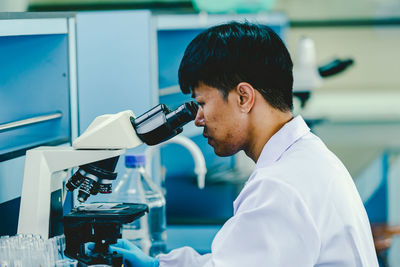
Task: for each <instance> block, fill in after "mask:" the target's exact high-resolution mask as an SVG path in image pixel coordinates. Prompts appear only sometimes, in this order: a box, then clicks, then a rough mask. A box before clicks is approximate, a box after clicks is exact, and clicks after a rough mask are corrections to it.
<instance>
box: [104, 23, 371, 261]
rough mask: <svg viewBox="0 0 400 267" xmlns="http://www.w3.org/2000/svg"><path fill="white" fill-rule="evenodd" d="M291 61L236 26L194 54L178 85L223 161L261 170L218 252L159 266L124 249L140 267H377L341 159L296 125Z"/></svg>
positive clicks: (280, 47) (168, 257)
mask: <svg viewBox="0 0 400 267" xmlns="http://www.w3.org/2000/svg"><path fill="white" fill-rule="evenodd" d="M292 66H293V64H292V61H291V59H290V55H289V52H288V50H287V49H286V47H285V45H284V44H283V42H282V41H281V39H280V38H279V37H278V35H277V34H275V33H274V32H273V31H272V30H271V29H270V28H269V27H267V26H263V25H256V24H251V23H247V22H246V23H237V22H232V23H228V24H225V25H219V26H216V27H212V28H210V29H207V30H206V31H204V32H203V33H200V34H199V35H198V36H197V37H196V38H195V39H194V40H193V41H192V42H191V43H190V44H189V46H188V47H187V49H186V51H185V54H184V57H183V59H182V62H181V65H180V68H179V83H180V86H181V89H182V91H183V92H184V93H191V94H192V96H193V97H194V98H195V100H196V101H197V102H198V104H199V110H198V113H197V116H196V119H195V124H196V126H198V127H203V128H204V131H203V135H204V137H205V138H207V139H208V143H209V144H210V145H211V146H212V147H213V148H214V151H215V153H216V154H217V155H219V156H230V155H233V154H235V153H236V152H238V151H240V150H244V152H245V153H246V155H247V156H249V157H250V158H251V159H252V160H253V161H254V162H256V163H257V164H256V167H255V170H254V171H253V173H252V174H251V176H250V178H249V179H248V181H247V182H246V184H245V186H244V188H243V189H242V191H241V192H240V194H239V196H238V197H237V199H236V200H235V202H234V203H233V205H234V215H233V216H232V218H230V219H229V220H228V221H227V222H226V223H225V224H224V225H223V227H222V228H221V230H220V231H219V232H218V233H217V235H216V236H215V238H214V240H213V242H212V246H211V253H209V254H205V255H199V254H198V253H197V252H196V251H195V250H193V249H192V248H190V247H183V248H179V249H175V250H173V251H171V252H170V253H168V254H161V255H159V256H157V257H156V258H151V257H149V256H146V255H144V254H143V253H142V252H141V251H140V250H139V249H138V248H137V247H135V246H134V245H132V244H131V243H129V242H127V241H126V240H119V242H118V243H117V244H116V245H114V246H112V248H111V249H112V250H114V251H117V252H120V253H122V254H123V255H124V258H125V262H126V264H127V265H132V266H138V267H155V266H160V267H164V266H168V267H197V266H199V267H200V266H207V267H208V266H210V267H211V266H215V267H251V266H272V267H277V266H288V267H293V266H300V267H302V266H329V267H334V266H335V267H336V266H337V267H339V266H340V267H344V266H378V262H377V258H376V253H375V249H374V243H373V239H372V234H371V228H370V224H369V221H368V217H367V214H366V212H365V209H364V206H363V203H362V201H361V199H360V196H359V194H358V192H357V189H356V187H355V185H354V183H353V180H352V178H351V176H350V175H349V173H348V172H347V170H346V168H345V167H344V166H343V164H342V163H341V162H340V160H339V159H338V158H337V157H336V156H335V155H334V154H333V153H332V152H331V151H329V149H328V148H327V147H326V146H325V145H324V143H323V142H322V141H321V140H320V139H319V138H318V137H317V136H315V135H314V134H312V133H311V132H310V129H309V128H308V127H307V125H306V123H305V122H304V120H303V118H302V117H301V116H297V117H293V115H292V113H291V109H292V85H293V76H292Z"/></svg>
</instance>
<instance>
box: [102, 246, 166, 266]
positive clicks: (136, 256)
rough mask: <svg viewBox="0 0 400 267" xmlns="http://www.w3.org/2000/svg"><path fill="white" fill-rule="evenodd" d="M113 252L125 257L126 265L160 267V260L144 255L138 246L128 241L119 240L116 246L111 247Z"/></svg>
mask: <svg viewBox="0 0 400 267" xmlns="http://www.w3.org/2000/svg"><path fill="white" fill-rule="evenodd" d="M109 250H110V251H111V252H114V251H115V252H117V253H119V254H122V255H123V257H124V263H125V264H126V265H127V266H132V267H158V264H159V262H158V259H156V258H153V257H150V256H148V255H146V254H144V253H143V251H141V250H140V249H139V248H138V247H137V246H135V245H134V244H132V243H131V242H129V241H128V240H126V239H118V242H117V243H116V244H113V245H110V248H109Z"/></svg>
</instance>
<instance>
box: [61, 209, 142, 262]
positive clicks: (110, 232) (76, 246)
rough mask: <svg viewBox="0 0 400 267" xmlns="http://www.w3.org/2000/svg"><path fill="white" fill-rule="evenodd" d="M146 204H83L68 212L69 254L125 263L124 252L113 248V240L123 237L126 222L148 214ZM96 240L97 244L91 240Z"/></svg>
mask: <svg viewBox="0 0 400 267" xmlns="http://www.w3.org/2000/svg"><path fill="white" fill-rule="evenodd" d="M147 211H148V208H147V206H146V205H144V204H137V203H136V204H128V203H91V204H81V205H79V206H77V207H76V208H74V209H73V210H72V211H71V213H69V214H67V215H65V216H64V232H65V241H66V242H65V243H66V249H65V255H66V256H68V257H71V258H75V259H77V260H79V262H80V263H83V264H86V265H93V264H106V265H109V266H122V261H123V258H122V255H121V254H117V253H116V254H115V253H111V252H109V250H108V248H109V246H110V244H115V243H117V240H118V238H120V237H121V229H122V224H126V223H130V222H132V221H134V220H136V219H138V218H140V217H141V216H143V215H144V214H145V212H147ZM88 242H94V246H93V248H88V245H87V243H88Z"/></svg>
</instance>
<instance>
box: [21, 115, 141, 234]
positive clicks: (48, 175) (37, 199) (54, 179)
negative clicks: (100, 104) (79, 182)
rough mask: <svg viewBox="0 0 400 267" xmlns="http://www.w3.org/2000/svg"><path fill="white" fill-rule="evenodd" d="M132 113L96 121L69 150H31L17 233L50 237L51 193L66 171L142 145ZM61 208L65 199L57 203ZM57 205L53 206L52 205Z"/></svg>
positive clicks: (25, 174) (63, 177)
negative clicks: (133, 125)
mask: <svg viewBox="0 0 400 267" xmlns="http://www.w3.org/2000/svg"><path fill="white" fill-rule="evenodd" d="M130 117H134V114H133V112H132V111H124V112H120V113H117V114H111V115H102V116H99V117H97V118H96V119H95V120H94V121H93V122H92V124H91V125H90V126H89V128H88V129H87V130H86V131H85V132H84V133H83V134H82V135H81V136H80V137H79V138H77V139H76V140H75V141H74V142H73V146H72V147H70V146H68V147H51V146H48V147H46V146H43V147H38V148H35V149H31V150H28V151H27V153H26V159H25V170H24V180H23V185H22V195H21V205H20V211H19V220H18V233H31V234H40V235H41V236H42V237H43V238H48V237H49V218H50V205H51V200H50V198H51V193H52V192H54V191H56V190H59V189H62V184H63V181H64V180H65V178H66V176H67V175H68V173H69V172H67V171H66V170H68V169H71V168H74V167H78V166H82V165H85V164H88V163H91V162H96V161H100V160H104V159H108V158H112V157H117V156H119V155H121V154H123V153H124V152H125V149H128V148H133V147H136V146H139V145H141V144H142V143H143V142H142V141H141V140H140V139H139V138H138V137H137V135H136V133H135V129H134V128H133V127H132V125H131V123H130ZM57 202H58V203H56V204H58V205H61V207H62V197H60V199H58V200H57ZM53 204H54V203H53Z"/></svg>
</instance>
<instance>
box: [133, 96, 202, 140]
mask: <svg viewBox="0 0 400 267" xmlns="http://www.w3.org/2000/svg"><path fill="white" fill-rule="evenodd" d="M197 110H198V106H197V104H196V103H195V102H193V101H191V102H187V103H184V104H182V105H180V106H179V107H178V108H177V109H176V110H174V111H170V110H169V109H168V107H167V106H166V105H164V104H160V105H158V106H156V107H154V108H153V109H151V110H149V111H148V112H146V113H145V114H143V115H141V116H139V117H138V118H136V119H134V118H131V123H132V125H133V127H134V128H135V131H136V134H137V135H138V137H139V138H140V139H141V140H142V141H143V142H144V143H146V144H148V145H156V144H159V143H161V142H163V141H166V140H168V139H170V138H172V137H174V136H175V135H177V134H179V133H180V132H182V126H183V125H185V124H186V123H188V122H190V121H192V120H194V119H195V118H196V114H197Z"/></svg>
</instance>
